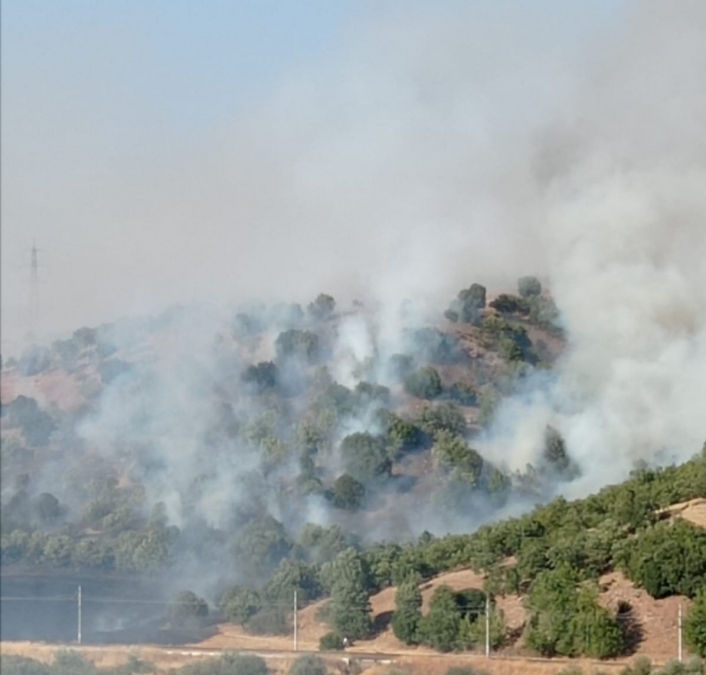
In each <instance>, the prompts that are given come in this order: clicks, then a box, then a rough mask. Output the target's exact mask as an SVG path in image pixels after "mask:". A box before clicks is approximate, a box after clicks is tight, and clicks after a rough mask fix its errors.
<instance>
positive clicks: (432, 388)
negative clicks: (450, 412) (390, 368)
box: [404, 366, 443, 400]
mask: <svg viewBox="0 0 706 675" xmlns="http://www.w3.org/2000/svg"><path fill="white" fill-rule="evenodd" d="M404 389H405V391H406V392H407V393H408V394H410V396H416V397H417V398H425V399H428V400H432V399H435V398H437V396H440V395H441V392H442V391H443V387H442V386H441V377H440V376H439V373H438V372H437V370H436V369H435V368H432V367H431V366H425V367H424V368H419V370H415V371H414V372H413V373H411V374H410V375H408V376H407V377H406V378H405V380H404Z"/></svg>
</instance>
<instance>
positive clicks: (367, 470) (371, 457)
mask: <svg viewBox="0 0 706 675" xmlns="http://www.w3.org/2000/svg"><path fill="white" fill-rule="evenodd" d="M341 455H342V457H343V461H344V463H345V466H346V473H348V474H349V475H350V476H352V477H353V478H355V480H357V481H359V482H361V483H363V485H365V484H368V483H371V482H374V481H376V480H377V479H379V478H384V477H387V476H389V475H390V470H391V468H392V462H391V460H390V458H389V456H388V453H387V448H386V447H385V441H384V439H383V438H381V437H380V436H373V435H372V434H369V433H365V432H358V433H355V434H350V435H349V436H346V437H345V438H344V439H343V441H342V442H341Z"/></svg>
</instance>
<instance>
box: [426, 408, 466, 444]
mask: <svg viewBox="0 0 706 675" xmlns="http://www.w3.org/2000/svg"><path fill="white" fill-rule="evenodd" d="M416 422H417V424H418V425H419V426H420V427H421V428H422V429H423V430H424V431H425V432H426V433H428V434H430V435H431V436H436V435H437V434H438V433H439V432H441V431H448V432H451V433H452V434H454V435H457V436H458V435H462V434H463V433H464V432H465V431H466V418H465V417H464V416H463V411H462V410H461V409H460V408H459V407H458V406H457V405H456V404H455V403H451V401H444V402H443V403H438V404H435V405H427V406H425V407H424V408H422V409H421V411H420V412H419V415H418V417H417V419H416Z"/></svg>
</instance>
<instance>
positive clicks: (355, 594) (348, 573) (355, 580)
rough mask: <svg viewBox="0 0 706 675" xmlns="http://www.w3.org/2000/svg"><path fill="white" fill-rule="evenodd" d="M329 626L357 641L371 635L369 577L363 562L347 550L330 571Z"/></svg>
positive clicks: (350, 550)
mask: <svg viewBox="0 0 706 675" xmlns="http://www.w3.org/2000/svg"><path fill="white" fill-rule="evenodd" d="M329 575H330V584H331V586H330V587H331V600H330V608H331V609H330V611H331V626H332V628H333V630H334V631H335V632H336V633H338V634H339V635H340V636H341V637H344V638H348V639H349V640H359V639H364V638H367V637H369V636H370V634H371V632H372V628H373V622H372V619H371V616H370V602H369V600H368V584H369V575H368V571H367V569H366V566H365V562H364V559H363V558H362V557H361V556H360V555H359V554H358V553H357V552H356V551H355V550H354V549H348V550H347V551H344V552H343V553H341V554H339V555H338V556H337V557H336V560H335V561H334V562H333V564H332V565H331V568H330V570H329Z"/></svg>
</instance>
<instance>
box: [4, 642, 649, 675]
mask: <svg viewBox="0 0 706 675" xmlns="http://www.w3.org/2000/svg"><path fill="white" fill-rule="evenodd" d="M70 649H72V650H75V651H79V652H80V653H82V654H83V655H84V656H85V657H86V658H87V659H89V660H90V661H92V662H93V663H95V664H96V665H97V666H98V667H101V668H109V667H115V666H118V665H121V664H123V663H125V662H127V660H128V658H129V657H130V656H131V655H134V656H137V657H139V658H141V659H143V660H144V661H148V662H150V663H152V664H154V666H155V667H156V668H157V670H158V672H159V673H167V672H168V671H169V670H170V669H172V668H179V667H181V666H183V665H185V664H187V663H191V662H193V661H197V660H200V659H204V658H209V655H208V654H204V655H200V654H198V653H196V652H194V651H190V650H189V648H188V647H184V648H174V649H169V648H161V647H130V646H115V645H112V646H106V647H80V648H76V647H71V648H70ZM60 650H61V648H59V647H57V646H56V645H48V644H43V643H33V642H4V643H0V651H1V652H2V653H3V654H16V655H19V656H26V657H30V658H33V659H37V660H39V661H43V662H46V663H50V662H51V661H52V660H53V659H54V655H55V654H56V653H57V652H58V651H60ZM260 655H261V656H262V657H263V658H264V659H265V660H266V661H267V664H268V666H269V668H270V672H271V673H272V675H286V673H287V672H288V671H289V668H290V667H291V665H292V662H293V661H294V660H295V658H297V656H298V655H295V654H294V653H292V652H279V653H278V652H274V653H272V654H266V653H261V654H260ZM319 656H321V657H322V658H323V659H324V660H325V661H326V662H327V664H328V666H329V673H331V674H332V675H333V674H336V673H340V674H341V675H343V674H344V673H346V672H350V670H348V669H347V667H346V666H347V664H348V663H351V662H353V661H356V662H357V664H358V666H359V667H360V669H361V670H360V671H359V672H364V673H366V674H367V675H387V674H388V673H389V672H390V671H391V670H401V671H403V672H405V673H409V674H410V675H444V674H445V673H446V671H447V670H448V669H449V668H450V667H452V666H463V665H466V666H473V667H474V668H475V669H476V670H478V671H479V672H485V673H488V675H557V674H558V673H559V672H561V671H562V670H565V669H566V668H568V667H572V668H576V667H578V668H580V669H581V670H582V671H583V672H584V673H586V675H591V673H598V672H603V673H609V674H611V675H612V674H613V673H614V674H615V675H618V673H619V672H620V670H622V669H623V668H624V667H625V666H626V665H628V664H629V663H630V662H632V661H634V658H633V659H621V660H616V661H602V662H598V661H591V660H584V659H573V660H569V659H551V660H550V659H532V658H521V657H506V656H505V657H504V656H501V655H495V656H493V657H492V658H490V659H486V658H485V656H482V655H478V654H463V655H460V654H459V655H457V654H452V655H441V654H406V655H391V656H390V657H389V658H386V659H384V661H381V662H377V663H375V662H372V661H370V660H369V659H366V658H364V657H363V656H361V657H359V658H357V659H356V655H355V654H354V653H351V654H347V655H345V656H342V655H340V654H320V655H319ZM655 663H659V662H657V661H655Z"/></svg>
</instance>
